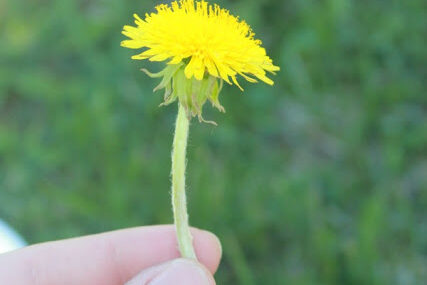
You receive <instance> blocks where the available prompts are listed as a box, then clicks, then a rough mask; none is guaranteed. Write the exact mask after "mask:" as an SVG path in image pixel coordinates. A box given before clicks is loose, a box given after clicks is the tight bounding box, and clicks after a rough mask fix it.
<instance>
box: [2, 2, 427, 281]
mask: <svg viewBox="0 0 427 285" xmlns="http://www.w3.org/2000/svg"><path fill="white" fill-rule="evenodd" d="M153 2H155V3H160V1H142V0H140V1H130V0H127V1H118V0H117V1H116V0H55V1H50V0H35V1H23V0H18V1H12V0H0V44H1V45H0V47H1V48H0V205H1V206H0V217H2V218H3V219H5V220H6V221H8V222H9V223H11V224H12V225H13V226H15V227H16V228H17V230H18V231H19V232H21V233H22V234H23V235H24V236H25V238H26V239H27V240H28V241H29V242H32V243H33V242H41V241H46V240H52V239H60V238H67V237H72V236H77V235H83V234H91V233H97V232H101V231H108V230H113V229H117V228H123V227H131V226H138V225H147V224H156V223H170V222H171V221H172V218H171V210H170V201H169V191H170V190H169V189H170V182H169V176H168V175H169V169H170V147H171V142H172V132H173V123H174V119H175V115H176V105H172V106H168V107H165V108H158V107H157V106H158V104H159V103H160V102H161V97H162V96H161V94H153V93H152V91H151V90H152V88H153V87H154V86H155V85H156V82H155V81H153V80H151V79H149V78H147V76H145V75H144V74H143V73H141V72H140V71H138V70H139V68H141V67H146V66H148V67H150V68H151V69H153V70H156V69H157V70H158V69H160V65H150V64H147V63H146V62H137V61H131V60H130V56H131V55H132V54H133V52H132V51H130V50H127V49H124V48H121V47H120V46H119V43H120V41H121V40H122V39H123V38H124V37H123V36H122V35H121V34H120V31H121V29H122V26H123V25H124V24H128V23H130V22H131V19H132V13H134V12H138V13H139V14H144V13H145V12H146V11H152V10H153V6H154V5H153ZM218 3H219V4H221V5H222V6H224V7H226V8H228V9H230V10H231V11H232V13H233V14H239V15H240V16H241V17H242V18H244V19H246V20H247V22H248V23H249V24H251V25H252V27H253V28H254V30H255V31H256V33H257V36H258V37H259V38H261V39H262V40H263V43H264V46H265V47H266V48H267V50H268V53H269V54H270V56H271V57H272V58H273V59H274V61H275V63H276V64H278V65H280V66H281V68H282V71H281V72H280V73H279V74H278V75H277V76H276V77H275V78H274V80H275V82H276V84H275V86H274V87H270V86H267V85H263V84H257V85H251V84H249V83H243V81H242V80H241V81H242V84H243V85H244V86H243V87H244V88H245V92H244V94H243V95H242V94H241V92H240V91H239V90H238V89H237V88H235V87H231V86H226V87H225V89H224V90H223V92H222V94H221V98H220V99H221V101H222V103H223V105H224V106H225V108H226V110H227V113H226V114H225V115H224V114H220V113H219V112H217V111H215V110H212V108H210V107H207V108H206V115H205V118H207V119H213V120H215V121H217V122H218V124H219V126H218V127H216V128H215V127H212V126H210V125H204V124H199V123H198V122H196V120H195V121H194V122H193V124H192V126H191V134H190V142H189V153H188V168H189V171H188V185H189V186H188V195H189V208H190V209H189V210H190V217H191V224H192V225H194V226H197V227H201V228H205V229H208V230H211V231H213V232H215V233H216V234H217V235H218V236H219V237H220V238H221V240H222V243H223V246H224V258H223V261H222V264H221V267H220V269H219V272H218V274H217V280H218V284H245V285H246V284H249V285H251V284H387V285H392V284H411V285H412V284H425V283H424V282H426V280H427V272H426V268H427V238H426V237H427V191H426V190H427V188H426V187H427V186H426V185H427V159H426V157H427V147H426V146H427V100H426V91H427V88H426V77H427V72H426V64H427V49H426V45H425V36H426V35H427V22H426V21H427V20H426V17H425V8H426V6H425V2H424V1H422V0H406V1H394V0H390V1H382V0H369V1H367V0H358V1H355V0H354V1H353V0H321V1H314V0H246V1H243V0H242V1H237V0H236V1H218Z"/></svg>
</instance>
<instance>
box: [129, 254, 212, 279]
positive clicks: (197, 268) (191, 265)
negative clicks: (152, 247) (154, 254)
mask: <svg viewBox="0 0 427 285" xmlns="http://www.w3.org/2000/svg"><path fill="white" fill-rule="evenodd" d="M170 284H174V285H215V280H214V278H213V276H212V275H211V273H210V272H209V271H208V270H207V269H206V268H205V267H203V265H201V264H200V263H198V262H196V261H193V260H190V259H185V258H179V259H175V260H172V261H169V262H166V263H163V264H160V265H157V266H154V267H150V268H147V269H145V270H143V271H142V272H140V273H139V274H138V275H136V276H135V277H134V278H133V279H132V280H130V281H129V282H127V283H126V284H125V285H170Z"/></svg>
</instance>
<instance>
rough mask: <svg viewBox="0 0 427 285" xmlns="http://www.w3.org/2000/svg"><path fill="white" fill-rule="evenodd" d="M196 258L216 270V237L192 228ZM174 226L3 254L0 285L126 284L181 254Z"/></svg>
mask: <svg viewBox="0 0 427 285" xmlns="http://www.w3.org/2000/svg"><path fill="white" fill-rule="evenodd" d="M191 232H192V234H193V237H194V242H193V243H194V247H195V251H196V255H197V257H198V260H199V261H200V262H201V263H202V264H204V265H205V266H206V268H208V269H209V270H210V271H211V272H212V273H214V272H215V271H216V269H217V267H218V264H219V260H220V258H221V246H220V244H219V241H218V239H217V238H216V237H215V236H214V235H213V234H211V233H209V232H207V231H202V230H198V229H192V230H191ZM179 256H180V255H179V251H178V248H177V242H176V237H175V229H174V227H173V226H172V225H165V226H150V227H139V228H132V229H126V230H119V231H114V232H109V233H103V234H97V235H92V236H87V237H81V238H74V239H69V240H63V241H55V242H48V243H43V244H39V245H34V246H30V247H27V248H23V249H20V250H17V251H15V252H11V253H7V254H3V255H0V284H22V285H27V284H28V285H36V284H37V285H38V284H43V285H54V284H55V285H56V284H69V285H74V284H76V285H77V284H79V285H81V284H105V285H119V284H124V283H125V282H126V281H128V280H129V279H131V278H132V276H134V275H135V274H137V273H138V272H139V271H141V270H142V269H145V268H147V267H151V266H153V265H155V264H158V263H162V262H165V261H167V260H171V259H174V258H177V257H179Z"/></svg>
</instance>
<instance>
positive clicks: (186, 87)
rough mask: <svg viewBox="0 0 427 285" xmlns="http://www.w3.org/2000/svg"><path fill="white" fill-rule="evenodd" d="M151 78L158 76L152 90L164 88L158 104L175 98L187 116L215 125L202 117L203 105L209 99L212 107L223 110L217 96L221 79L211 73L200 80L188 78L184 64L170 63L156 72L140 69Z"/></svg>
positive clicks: (221, 82) (221, 84) (220, 86)
mask: <svg viewBox="0 0 427 285" xmlns="http://www.w3.org/2000/svg"><path fill="white" fill-rule="evenodd" d="M141 70H142V71H144V72H145V73H146V74H147V75H148V76H150V77H152V78H160V77H162V80H161V81H160V83H159V85H157V86H156V88H154V91H157V90H160V89H165V93H164V98H163V100H164V101H163V103H161V104H160V106H165V105H169V104H171V103H173V102H175V101H176V100H177V99H178V100H179V102H180V104H181V105H182V106H183V107H184V109H185V112H186V114H187V117H188V118H189V119H190V118H191V117H195V116H197V117H198V119H199V122H205V123H210V124H214V125H216V123H215V122H213V121H206V120H205V119H203V116H202V112H203V106H204V104H205V103H206V101H207V100H209V101H210V102H211V104H212V106H213V107H215V108H217V109H218V110H219V111H220V112H225V110H224V107H223V106H222V105H221V104H220V103H219V100H218V97H219V93H220V91H221V89H222V86H223V81H222V79H218V78H216V77H214V76H211V75H206V76H205V77H204V78H203V79H202V80H197V79H195V78H194V77H193V78H191V79H188V78H187V77H186V76H185V73H184V70H185V64H184V63H182V62H181V63H179V64H170V65H167V66H166V67H165V68H164V69H163V70H161V71H160V72H157V73H151V72H149V71H148V70H146V69H141Z"/></svg>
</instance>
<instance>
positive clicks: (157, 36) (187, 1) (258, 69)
mask: <svg viewBox="0 0 427 285" xmlns="http://www.w3.org/2000/svg"><path fill="white" fill-rule="evenodd" d="M134 17H135V24H136V26H128V25H126V26H124V28H123V32H122V33H123V34H124V35H125V36H127V37H128V38H129V39H128V40H124V41H123V42H122V43H121V45H122V46H123V47H127V48H131V49H144V50H143V51H142V52H141V53H140V54H137V55H134V56H132V58H133V59H141V60H142V59H148V60H150V61H167V65H166V68H165V69H163V70H162V71H161V72H159V73H154V74H153V73H150V72H148V71H146V70H143V71H145V72H146V73H147V74H148V75H150V76H152V77H163V78H162V81H161V83H160V84H159V86H157V87H156V88H155V90H158V89H162V88H164V89H165V101H164V103H163V104H164V105H167V104H170V103H172V102H173V101H175V100H176V99H177V98H178V99H179V102H180V103H181V104H182V105H183V106H184V107H185V109H186V111H187V115H190V114H191V115H193V116H195V115H198V116H199V119H200V120H202V117H201V108H202V106H203V104H204V103H205V101H206V100H208V99H209V100H210V101H211V103H212V104H213V106H214V107H216V108H218V109H219V110H220V111H224V108H223V107H222V106H221V105H220V103H219V101H218V94H219V92H220V90H221V86H222V81H225V82H227V83H229V84H233V83H234V84H235V85H237V86H238V87H239V88H240V89H242V88H241V86H240V85H239V83H238V81H237V76H238V75H240V76H242V77H243V78H244V79H246V80H247V81H249V82H257V80H261V81H263V82H265V83H267V84H270V85H273V81H272V80H271V79H270V78H268V77H267V76H266V73H267V72H270V73H273V74H274V72H275V71H278V70H279V67H278V66H275V65H273V62H272V60H271V59H270V57H268V55H267V54H266V51H265V49H264V48H263V47H262V46H261V41H260V40H258V39H255V34H254V32H253V31H252V29H251V28H250V27H249V25H248V24H247V23H246V22H244V21H242V20H240V19H239V18H238V17H235V16H233V15H231V14H230V12H229V11H228V10H226V9H222V8H220V7H219V6H218V5H210V4H208V3H207V2H205V1H194V0H181V1H179V2H177V1H175V2H172V3H171V4H170V5H166V4H161V5H158V6H157V7H156V12H154V13H150V14H145V18H144V19H142V18H141V17H139V16H138V15H136V14H134Z"/></svg>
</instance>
